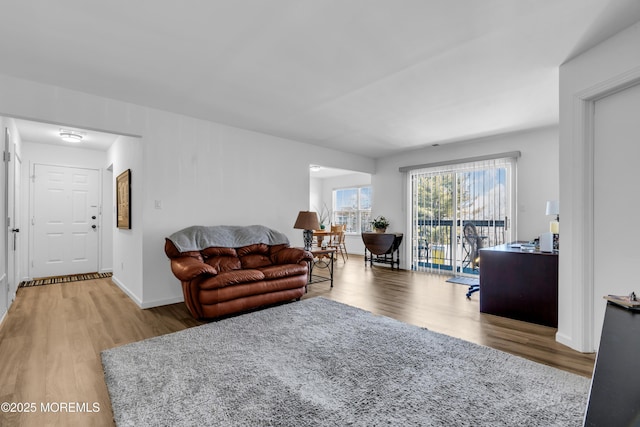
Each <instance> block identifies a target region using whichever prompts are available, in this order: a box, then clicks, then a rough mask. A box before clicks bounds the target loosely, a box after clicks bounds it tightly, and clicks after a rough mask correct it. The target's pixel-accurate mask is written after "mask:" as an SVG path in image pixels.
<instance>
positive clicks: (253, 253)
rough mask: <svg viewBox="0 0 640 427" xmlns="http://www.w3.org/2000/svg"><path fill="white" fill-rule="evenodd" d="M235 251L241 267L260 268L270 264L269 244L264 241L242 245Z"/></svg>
mask: <svg viewBox="0 0 640 427" xmlns="http://www.w3.org/2000/svg"><path fill="white" fill-rule="evenodd" d="M236 251H237V253H238V257H239V258H240V263H241V264H242V268H260V267H266V266H269V265H271V259H270V258H269V246H268V245H265V244H264V243H258V244H255V245H249V246H243V247H241V248H238V249H237V250H236Z"/></svg>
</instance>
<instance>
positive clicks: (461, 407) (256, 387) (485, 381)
mask: <svg viewBox="0 0 640 427" xmlns="http://www.w3.org/2000/svg"><path fill="white" fill-rule="evenodd" d="M102 362H103V366H104V371H105V380H106V383H107V386H108V389H109V394H110V396H111V402H112V406H113V411H114V418H115V421H116V423H117V425H119V426H142V425H144V426H214V425H215V426H320V425H322V426H345V425H353V426H377V425H386V426H389V425H398V426H406V425H419V426H545V427H547V426H563V427H566V426H579V425H581V424H582V417H583V413H584V410H585V408H586V403H587V395H588V389H589V380H588V379H586V378H583V377H580V376H577V375H574V374H570V373H567V372H564V371H560V370H558V369H555V368H551V367H548V366H545V365H541V364H537V363H534V362H531V361H529V360H525V359H522V358H519V357H516V356H512V355H509V354H507V353H503V352H500V351H497V350H494V349H491V348H487V347H482V346H478V345H476V344H472V343H469V342H466V341H462V340H459V339H456V338H451V337H448V336H445V335H441V334H437V333H434V332H430V331H427V330H426V329H422V328H419V327H415V326H411V325H408V324H405V323H402V322H399V321H396V320H393V319H390V318H387V317H382V316H376V315H374V314H372V313H369V312H367V311H363V310H360V309H357V308H354V307H350V306H347V305H344V304H340V303H337V302H333V301H330V300H327V299H324V298H320V297H317V298H311V299H307V300H302V301H300V302H295V303H290V304H286V305H281V306H277V307H273V308H268V309H264V310H261V311H257V312H253V313H249V314H245V315H242V316H238V317H234V318H228V319H225V320H221V321H219V322H215V323H210V324H207V325H203V326H198V327H195V328H191V329H187V330H184V331H181V332H177V333H173V334H169V335H164V336H161V337H156V338H152V339H148V340H145V341H140V342H137V343H133V344H128V345H125V346H122V347H118V348H113V349H110V350H106V351H104V352H103V353H102Z"/></svg>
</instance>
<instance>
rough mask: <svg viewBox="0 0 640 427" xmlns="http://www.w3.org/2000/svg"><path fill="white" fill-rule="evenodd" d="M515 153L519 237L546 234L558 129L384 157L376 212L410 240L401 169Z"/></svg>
mask: <svg viewBox="0 0 640 427" xmlns="http://www.w3.org/2000/svg"><path fill="white" fill-rule="evenodd" d="M510 151H520V152H521V154H522V156H521V157H520V158H519V159H518V166H517V169H518V176H517V194H518V201H517V206H518V220H517V236H516V237H517V239H519V240H529V239H533V238H535V237H538V236H539V235H540V234H541V233H544V232H547V231H549V221H551V219H552V218H550V217H547V216H546V215H545V209H546V202H547V200H555V199H558V176H559V170H558V169H559V164H558V130H557V128H556V127H550V128H542V129H536V130H531V131H528V132H519V133H512V134H506V135H499V136H494V137H488V138H482V139H479V140H473V141H468V142H460V143H454V144H443V145H441V146H438V147H428V148H424V149H422V150H416V151H411V152H407V153H403V154H400V155H396V156H393V157H389V158H385V159H379V160H378V162H377V168H376V174H375V175H373V177H372V185H373V216H374V217H375V216H377V215H384V216H385V217H387V218H388V219H389V221H390V222H391V225H390V226H389V230H388V231H393V232H402V233H404V234H405V238H408V236H409V231H408V228H407V215H408V213H407V210H406V207H407V197H406V176H405V175H404V174H402V173H400V172H399V171H398V169H399V168H400V167H402V166H412V165H420V164H426V163H433V162H441V161H451V160H456V159H464V158H469V157H475V156H483V155H489V154H498V153H505V152H510ZM561 231H562V230H561ZM561 242H562V239H561ZM402 245H403V247H404V251H405V254H403V256H402V257H401V267H402V268H407V265H406V263H407V260H408V252H409V251H408V245H407V244H406V242H403V244H402ZM561 245H562V243H561Z"/></svg>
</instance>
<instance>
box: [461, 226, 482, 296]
mask: <svg viewBox="0 0 640 427" xmlns="http://www.w3.org/2000/svg"><path fill="white" fill-rule="evenodd" d="M462 233H463V234H464V238H465V240H466V241H467V243H468V244H469V250H468V251H467V254H468V256H469V264H470V265H471V268H472V269H473V270H477V269H479V268H480V249H481V248H482V237H480V236H479V235H478V230H476V226H475V225H473V224H472V223H470V222H468V223H466V224H465V225H464V228H463V229H462ZM479 290H480V284H477V285H470V286H469V290H468V291H467V298H471V294H473V293H474V292H478V291H479Z"/></svg>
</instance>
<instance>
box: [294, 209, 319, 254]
mask: <svg viewBox="0 0 640 427" xmlns="http://www.w3.org/2000/svg"><path fill="white" fill-rule="evenodd" d="M293 228H297V229H300V230H304V231H303V232H302V236H303V237H304V248H305V250H307V251H310V250H311V245H312V244H313V230H320V223H319V222H318V214H317V213H315V212H312V211H300V212H299V213H298V218H297V219H296V223H295V224H294V225H293Z"/></svg>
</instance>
